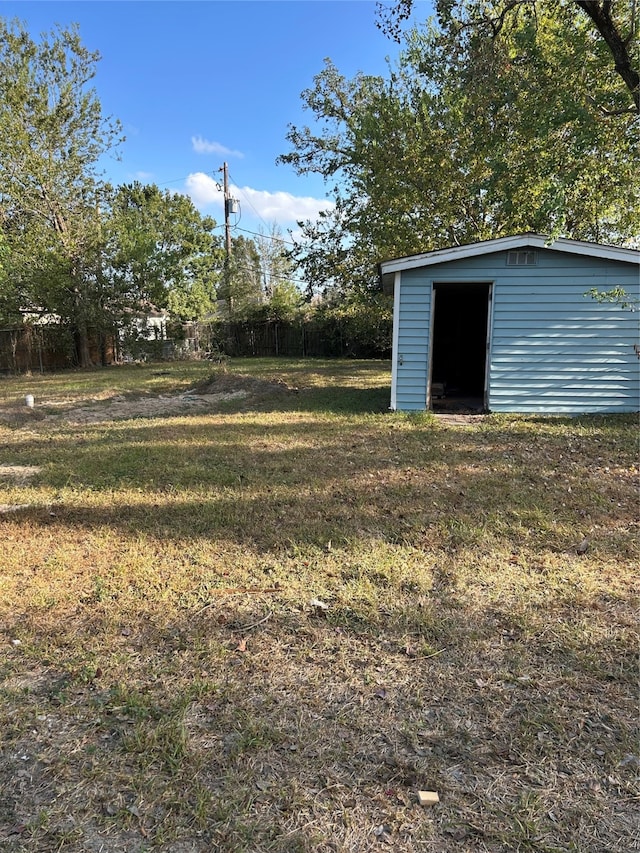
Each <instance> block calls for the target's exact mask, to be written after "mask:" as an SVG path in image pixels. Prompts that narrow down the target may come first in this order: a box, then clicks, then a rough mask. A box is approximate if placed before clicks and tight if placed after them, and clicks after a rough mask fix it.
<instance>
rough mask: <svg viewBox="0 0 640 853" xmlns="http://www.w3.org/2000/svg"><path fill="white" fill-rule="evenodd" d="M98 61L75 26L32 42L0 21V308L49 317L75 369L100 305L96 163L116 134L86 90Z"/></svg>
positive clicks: (16, 28) (14, 25)
mask: <svg viewBox="0 0 640 853" xmlns="http://www.w3.org/2000/svg"><path fill="white" fill-rule="evenodd" d="M98 59H99V55H98V54H97V53H92V52H90V51H88V50H87V49H86V48H85V47H84V46H83V45H82V43H81V41H80V37H79V35H78V31H77V29H76V28H75V27H71V28H69V29H63V28H60V27H58V28H57V30H55V31H53V32H51V33H49V34H44V35H42V36H41V38H40V40H39V41H37V42H36V41H35V40H34V39H33V38H32V37H31V36H30V35H29V33H28V32H27V31H26V29H25V28H24V26H23V25H22V24H20V23H18V22H15V23H12V24H8V23H7V22H6V21H5V20H3V19H0V126H1V127H2V134H0V187H1V195H0V227H1V228H2V232H3V245H4V248H5V250H6V256H5V257H6V262H5V271H6V274H5V275H4V276H3V277H2V279H1V280H0V286H1V287H2V294H1V300H0V303H1V305H0V307H1V308H2V310H3V314H4V315H5V319H12V318H13V317H15V315H16V314H17V313H18V311H19V309H20V308H23V307H29V306H32V307H33V308H35V309H38V310H40V311H42V312H43V313H55V314H58V315H59V316H60V317H61V318H62V320H63V321H65V322H67V323H69V324H70V326H71V327H72V329H73V330H74V334H75V336H76V345H77V355H78V358H79V359H80V361H81V362H82V363H87V362H88V360H89V356H88V342H87V329H88V327H89V326H90V325H91V324H95V322H96V317H97V316H98V315H99V314H100V310H99V309H100V304H101V302H102V301H103V298H104V293H103V289H102V285H103V282H102V281H101V278H100V274H99V268H98V259H99V244H100V216H99V212H98V211H99V204H100V202H101V200H102V196H103V187H102V185H101V183H100V180H99V174H98V165H97V164H98V160H99V158H100V156H101V155H102V154H104V153H105V152H106V151H108V150H109V149H110V148H111V147H112V146H113V145H114V144H116V142H117V141H118V135H119V126H118V124H117V123H116V122H113V121H111V120H110V119H105V118H104V117H103V115H102V110H101V106H100V102H99V100H98V98H97V96H96V94H95V91H94V90H93V89H90V88H88V83H89V81H90V80H91V79H92V77H93V76H94V73H95V65H96V63H97V61H98Z"/></svg>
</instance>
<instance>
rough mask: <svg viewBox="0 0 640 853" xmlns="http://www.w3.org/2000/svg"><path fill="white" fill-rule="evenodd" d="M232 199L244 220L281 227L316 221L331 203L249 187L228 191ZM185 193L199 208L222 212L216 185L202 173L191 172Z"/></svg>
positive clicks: (221, 199)
mask: <svg viewBox="0 0 640 853" xmlns="http://www.w3.org/2000/svg"><path fill="white" fill-rule="evenodd" d="M229 191H230V193H231V195H232V196H233V198H237V199H238V200H239V202H240V207H241V209H242V211H243V213H244V214H246V215H247V216H257V217H258V218H259V219H262V220H264V221H265V222H268V223H271V222H276V223H278V224H279V225H285V224H289V223H293V222H297V221H298V220H300V219H311V220H313V219H317V218H318V215H319V213H320V211H321V210H331V209H332V208H333V207H334V205H333V202H331V201H328V200H327V199H320V198H312V197H311V196H295V195H292V194H291V193H287V192H275V193H270V192H267V190H254V189H252V188H251V187H236V186H231V187H229ZM186 193H187V195H188V196H190V197H191V198H192V199H193V202H194V204H195V205H196V206H197V207H199V208H203V207H208V206H209V205H214V206H216V207H218V208H220V210H224V200H223V194H222V190H221V188H220V184H219V183H218V182H217V181H216V180H215V179H214V178H212V177H210V176H209V175H205V173H204V172H194V173H193V174H191V175H189V177H188V178H187V180H186Z"/></svg>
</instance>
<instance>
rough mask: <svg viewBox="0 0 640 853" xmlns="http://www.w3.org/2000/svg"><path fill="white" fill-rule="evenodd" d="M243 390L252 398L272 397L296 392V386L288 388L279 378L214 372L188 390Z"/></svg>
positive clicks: (219, 391) (197, 392)
mask: <svg viewBox="0 0 640 853" xmlns="http://www.w3.org/2000/svg"><path fill="white" fill-rule="evenodd" d="M238 391H243V392H244V393H245V394H246V396H250V397H252V398H262V399H264V398H272V397H283V396H289V395H290V394H297V393H298V389H297V388H290V387H289V386H288V385H287V384H286V383H285V382H282V380H280V379H258V378H257V377H255V376H242V375H240V374H238V373H226V372H225V373H216V374H214V375H213V376H209V377H208V378H207V379H205V380H204V381H203V382H201V383H199V384H198V385H196V386H195V388H194V389H193V390H192V391H191V392H189V393H190V394H196V395H205V396H206V395H211V394H229V393H237V392H238Z"/></svg>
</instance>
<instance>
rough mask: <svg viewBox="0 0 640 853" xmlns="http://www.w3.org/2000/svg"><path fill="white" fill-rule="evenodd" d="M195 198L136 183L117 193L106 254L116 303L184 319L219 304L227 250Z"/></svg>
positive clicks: (112, 205) (109, 219)
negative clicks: (163, 310)
mask: <svg viewBox="0 0 640 853" xmlns="http://www.w3.org/2000/svg"><path fill="white" fill-rule="evenodd" d="M214 227H215V222H214V220H213V219H211V218H210V217H203V216H201V215H200V213H199V212H198V210H197V209H196V208H195V207H194V205H193V202H192V201H191V199H189V198H187V197H186V196H183V195H180V194H178V193H171V192H169V191H168V190H165V191H162V190H160V189H159V188H158V187H157V186H155V185H154V184H150V185H143V184H140V183H138V182H137V181H136V182H135V183H133V184H127V185H124V186H121V187H118V188H117V190H115V192H114V193H113V198H112V201H111V205H110V211H109V216H108V218H107V220H106V226H105V230H106V232H107V236H106V241H105V254H106V257H107V266H108V269H109V274H110V276H111V278H112V283H113V294H114V298H117V299H119V301H120V304H121V306H122V307H126V306H132V305H137V306H140V305H142V304H144V303H147V302H152V303H153V304H154V305H156V306H157V307H158V308H168V309H169V310H170V311H171V312H172V313H173V314H174V315H175V316H177V317H180V318H181V319H183V320H195V319H200V318H201V317H203V316H204V315H205V314H207V313H208V312H210V311H211V310H212V308H213V306H214V304H215V289H216V286H217V283H218V281H219V278H220V270H221V266H222V251H221V247H220V241H219V238H217V237H215V236H214V235H213V233H212V231H213V228H214Z"/></svg>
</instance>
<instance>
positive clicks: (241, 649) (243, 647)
mask: <svg viewBox="0 0 640 853" xmlns="http://www.w3.org/2000/svg"><path fill="white" fill-rule="evenodd" d="M236 651H237V652H246V651H247V638H246V637H243V638H242V640H240V642H239V643H238V646H237V648H236Z"/></svg>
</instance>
